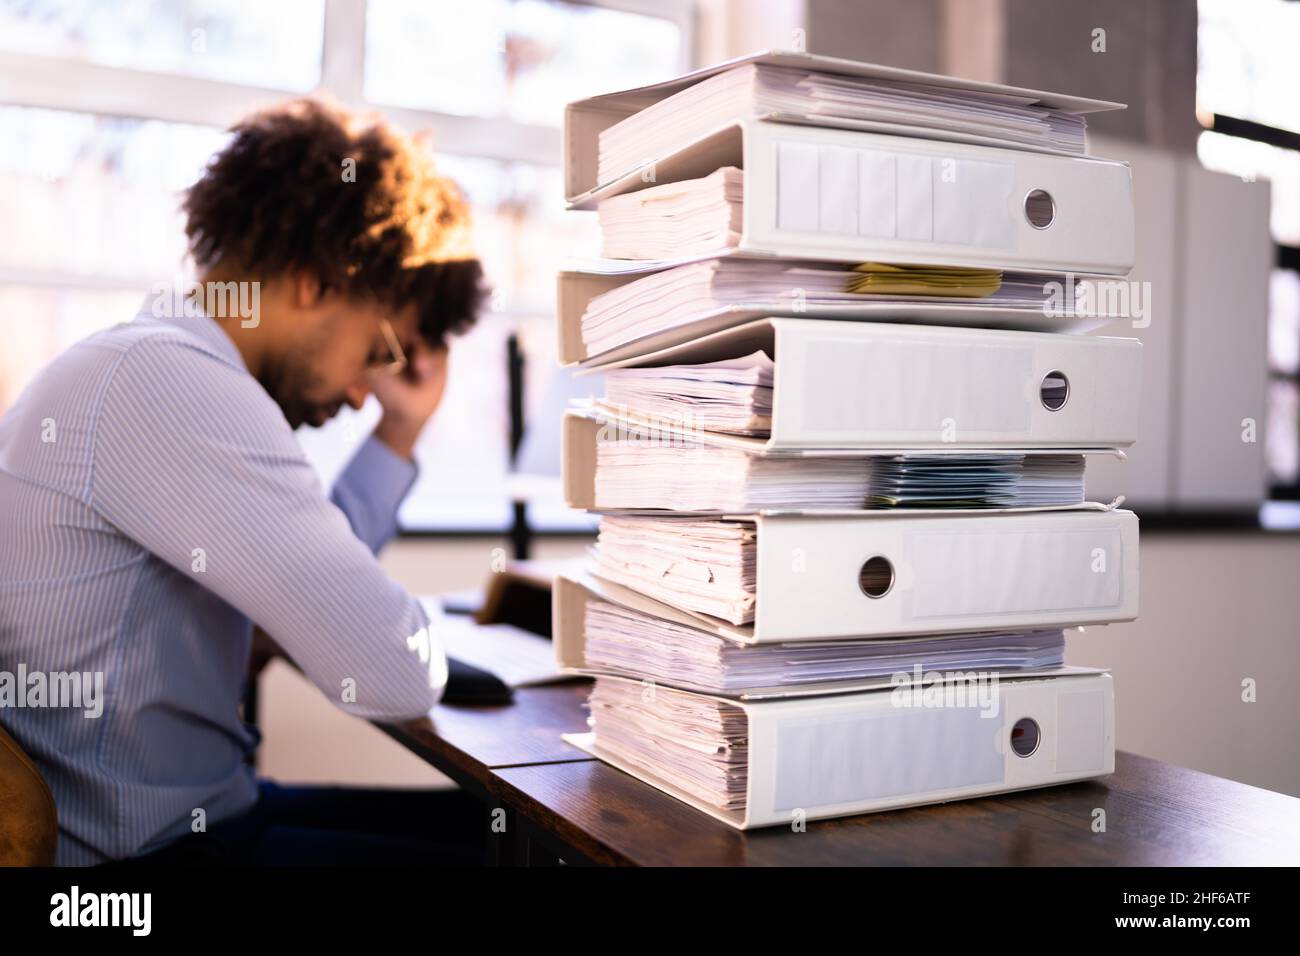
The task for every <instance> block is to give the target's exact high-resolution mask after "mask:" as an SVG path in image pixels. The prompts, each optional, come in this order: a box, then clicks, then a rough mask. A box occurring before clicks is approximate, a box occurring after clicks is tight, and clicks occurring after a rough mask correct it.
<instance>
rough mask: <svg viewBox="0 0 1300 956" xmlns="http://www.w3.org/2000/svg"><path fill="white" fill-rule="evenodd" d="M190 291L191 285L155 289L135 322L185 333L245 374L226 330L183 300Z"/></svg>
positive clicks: (196, 307)
mask: <svg viewBox="0 0 1300 956" xmlns="http://www.w3.org/2000/svg"><path fill="white" fill-rule="evenodd" d="M192 290H193V286H192V285H189V286H176V285H170V284H168V285H159V286H156V287H155V288H153V289H151V290H150V292H149V294H148V295H147V296H146V297H145V300H144V303H143V305H142V306H141V308H140V312H139V314H138V315H137V316H136V321H137V322H143V323H153V324H158V325H167V326H170V327H172V328H175V329H181V330H183V331H185V332H188V333H189V334H191V335H193V336H194V337H195V338H197V339H199V340H200V341H201V342H202V343H203V344H204V345H206V346H207V347H208V348H209V349H211V350H212V351H213V352H215V353H216V354H217V355H219V356H220V357H221V358H224V359H226V360H227V361H228V362H230V363H231V364H232V365H235V366H236V367H237V368H239V369H242V370H243V371H245V372H247V371H248V366H247V365H246V364H244V357H243V355H241V354H240V352H239V349H238V348H237V347H236V346H235V343H234V341H233V340H232V339H231V338H230V336H229V335H228V334H227V333H226V330H225V329H223V328H222V327H221V326H220V325H219V324H217V322H216V320H215V319H213V318H212V317H211V316H209V315H207V313H205V312H204V311H203V310H202V308H200V307H199V305H198V304H196V303H195V302H194V301H193V300H192V299H187V298H186V296H185V293H186V292H188V291H192Z"/></svg>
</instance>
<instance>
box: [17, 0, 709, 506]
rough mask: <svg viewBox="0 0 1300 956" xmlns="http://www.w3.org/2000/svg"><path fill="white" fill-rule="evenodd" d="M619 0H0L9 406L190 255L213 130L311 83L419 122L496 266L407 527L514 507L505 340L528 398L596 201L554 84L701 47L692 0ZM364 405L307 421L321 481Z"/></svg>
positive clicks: (600, 77)
mask: <svg viewBox="0 0 1300 956" xmlns="http://www.w3.org/2000/svg"><path fill="white" fill-rule="evenodd" d="M616 6H617V9H615V8H614V5H613V4H611V5H610V6H606V5H604V4H603V3H577V2H564V0H475V2H473V3H465V2H463V0H457V2H452V0H369V2H366V0H277V2H275V3H268V2H265V0H180V2H177V0H170V2H164V0H97V2H93V3H92V2H78V0H0V74H5V75H7V76H8V77H10V78H11V79H14V80H21V82H11V83H7V84H5V85H4V87H3V89H5V90H6V91H8V92H7V93H6V94H5V95H4V99H3V100H0V142H4V143H5V149H4V150H2V151H0V175H2V176H3V177H4V178H5V182H6V189H5V190H3V191H0V221H4V222H5V223H17V224H20V228H17V229H13V228H11V229H8V230H6V231H5V234H4V235H2V236H0V335H2V336H3V339H4V341H5V343H6V347H5V349H4V350H3V353H2V354H0V415H2V414H3V413H4V409H5V408H6V407H8V406H9V405H10V404H12V402H13V401H14V399H15V398H16V397H17V395H18V393H19V392H20V391H21V389H22V387H23V386H24V385H25V384H26V382H27V381H28V380H29V379H30V378H31V376H32V375H33V374H35V372H36V370H37V369H38V368H39V367H40V366H41V365H42V364H44V363H45V362H47V361H48V360H49V359H51V358H52V357H53V356H54V355H55V354H57V353H58V352H59V351H61V350H62V349H64V348H66V347H67V346H68V345H70V344H71V343H72V342H74V341H76V340H77V339H79V338H82V337H83V336H85V335H86V334H89V333H90V332H92V331H94V330H96V329H97V328H100V327H103V326H106V325H110V324H113V323H115V322H119V321H124V320H127V319H129V318H130V317H131V316H132V315H134V314H135V312H136V310H137V309H138V308H139V305H140V303H141V302H142V301H143V300H144V297H145V295H146V294H147V293H148V291H149V288H150V287H151V286H153V285H155V284H156V283H158V282H160V281H164V280H168V279H173V278H176V277H178V276H180V275H182V271H181V270H182V269H183V266H184V263H183V253H184V236H183V234H182V231H181V225H182V220H181V218H180V214H179V210H178V205H179V200H180V195H181V192H182V191H183V190H184V189H185V187H187V186H188V185H189V184H190V183H191V182H193V181H194V179H195V178H197V176H198V175H199V173H200V171H201V169H202V167H203V164H204V163H205V162H206V160H207V158H208V157H209V156H211V155H212V153H213V152H215V151H216V150H217V149H219V148H220V147H221V145H222V144H223V143H224V142H225V138H226V134H225V133H224V132H223V130H224V129H225V128H226V127H228V126H229V124H230V123H231V122H233V121H234V120H235V119H237V118H238V117H239V116H242V115H244V114H245V113H247V112H248V111H250V110H252V109H255V108H257V107H259V106H262V105H265V104H267V103H270V102H274V101H275V100H277V99H281V98H283V97H285V96H290V95H296V94H300V93H304V92H310V91H313V90H318V89H323V90H325V91H327V92H329V93H330V94H331V95H333V96H334V97H335V98H336V99H338V100H340V101H342V102H343V103H345V104H347V105H350V106H354V107H360V108H369V109H378V110H379V111H381V112H384V113H386V114H388V115H389V117H390V118H391V119H392V120H393V121H394V122H395V123H396V124H397V125H398V126H400V127H402V128H403V129H406V130H408V131H411V132H422V131H425V130H427V131H429V132H430V133H431V138H430V148H432V149H433V150H434V151H435V154H436V157H437V160H438V163H439V165H440V167H441V168H442V169H443V170H444V171H445V172H446V173H448V174H449V175H451V176H452V177H453V178H454V179H456V180H457V182H459V183H460V185H461V187H462V188H463V189H464V190H465V192H466V195H467V196H468V198H469V200H470V202H471V205H472V207H473V214H474V221H475V231H476V241H477V245H478V251H479V254H480V256H481V257H482V259H483V261H484V266H485V269H486V270H487V273H488V278H489V281H490V282H491V283H492V285H493V288H494V294H493V298H492V305H491V310H490V314H486V315H484V316H483V318H482V319H481V321H480V324H479V326H478V327H476V328H475V329H474V330H473V331H471V332H470V333H469V334H468V335H466V336H464V337H463V338H461V339H458V340H456V342H455V343H454V344H453V359H452V365H451V379H450V382H449V385H448V390H447V393H446V396H445V398H444V402H443V406H442V408H441V409H440V411H439V413H438V415H437V416H436V418H435V419H434V421H433V423H432V424H431V425H430V427H429V428H428V429H427V430H426V433H425V435H424V436H423V438H422V440H421V443H420V445H419V447H418V448H417V450H416V453H417V456H418V458H419V459H420V463H421V477H420V480H419V482H418V483H417V486H416V488H415V489H413V491H412V494H411V495H410V497H409V498H408V499H407V502H406V505H405V507H404V509H403V511H402V515H401V520H402V522H403V525H404V526H405V527H407V528H409V529H413V530H492V531H500V530H503V529H505V528H507V527H508V526H509V525H510V521H511V512H512V509H511V503H510V494H511V489H512V488H513V487H515V486H516V485H517V482H512V480H511V477H510V458H511V449H510V434H511V421H510V404H511V403H510V393H509V390H508V381H509V380H508V375H507V370H508V360H507V355H508V343H509V342H510V341H511V340H514V341H517V342H518V343H519V345H520V346H521V348H522V351H523V354H524V357H525V362H526V364H525V374H524V392H523V394H524V410H525V418H526V420H527V419H529V418H530V417H531V416H533V415H535V414H536V413H537V411H538V409H539V408H540V406H541V404H542V402H543V399H544V397H545V396H546V395H547V393H548V391H550V385H551V381H552V379H553V378H554V377H555V376H556V374H557V370H556V364H555V351H554V344H553V343H554V328H553V326H554V315H553V307H554V306H553V303H554V297H555V289H554V282H555V272H556V270H557V268H559V267H560V266H561V264H562V263H563V262H564V261H565V260H568V259H573V258H582V257H586V256H592V255H594V254H595V253H596V250H597V238H596V225H595V222H594V217H593V215H592V214H590V213H568V212H565V211H564V202H563V188H562V185H561V168H560V148H561V145H560V127H561V124H562V120H563V105H564V103H565V102H567V101H569V100H571V99H576V98H579V97H582V96H585V95H589V94H592V93H595V92H599V91H602V90H608V89H614V88H620V87H629V86H636V85H640V84H643V83H648V82H653V81H655V80H657V79H665V78H667V77H670V76H672V75H674V74H676V73H678V72H681V71H682V70H684V69H687V68H689V67H690V65H691V64H690V62H689V55H688V51H689V50H690V47H691V23H692V16H693V4H692V3H691V2H688V0H659V2H655V3H651V2H649V0H644V2H642V0H618V3H617V5H616ZM449 25H450V26H449ZM15 91H16V92H15ZM378 415H379V410H378V408H377V406H375V404H374V402H373V400H372V402H371V404H370V405H369V406H367V407H366V408H363V409H362V410H361V411H359V412H355V413H353V412H350V411H349V410H347V409H344V411H343V412H342V413H340V415H339V416H338V417H337V418H336V419H335V420H334V421H333V422H331V423H330V424H329V425H327V426H326V427H325V428H323V429H320V430H318V431H312V430H310V429H304V430H302V431H301V432H300V433H299V437H300V440H301V442H302V445H303V447H304V449H305V451H306V452H307V454H308V456H309V458H311V460H312V461H313V463H314V464H315V465H316V467H317V468H318V470H319V471H320V473H321V476H322V480H324V481H325V482H326V483H328V482H330V481H332V480H333V478H334V477H335V475H336V474H337V472H338V471H339V470H340V469H341V468H342V467H343V465H344V464H345V463H346V461H347V460H348V458H349V457H350V456H351V454H352V451H353V450H354V449H355V447H356V445H358V444H359V443H360V442H361V441H362V440H363V438H364V436H365V435H366V434H368V432H369V429H370V428H371V427H372V426H373V424H374V422H375V421H376V420H377V418H378ZM546 417H548V416H538V422H539V425H538V427H539V428H550V429H552V430H553V434H554V436H555V437H554V440H556V441H558V434H559V432H558V427H559V424H558V421H556V422H554V423H549V422H547V421H544V420H543V418H546ZM549 417H554V416H549ZM556 493H558V491H557V492H556ZM542 498H543V499H544V498H545V496H542ZM537 505H538V507H537V509H536V510H537V513H538V514H539V515H541V514H544V515H547V516H549V517H548V518H547V519H546V520H547V521H549V522H550V523H551V525H552V526H557V527H564V526H572V524H573V522H574V521H575V520H577V519H576V518H575V517H573V516H570V517H567V518H566V517H565V516H564V515H563V513H562V511H561V510H559V509H556V508H555V507H554V505H555V502H554V501H553V500H539V501H538V502H537ZM580 523H583V524H585V521H584V522H580Z"/></svg>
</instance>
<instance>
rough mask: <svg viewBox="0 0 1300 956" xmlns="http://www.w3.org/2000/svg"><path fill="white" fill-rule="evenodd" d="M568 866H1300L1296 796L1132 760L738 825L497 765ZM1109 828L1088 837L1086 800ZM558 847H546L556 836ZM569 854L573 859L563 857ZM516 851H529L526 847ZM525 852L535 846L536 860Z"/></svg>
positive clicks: (548, 773) (590, 771)
mask: <svg viewBox="0 0 1300 956" xmlns="http://www.w3.org/2000/svg"><path fill="white" fill-rule="evenodd" d="M495 776H496V778H497V781H498V783H497V789H496V793H497V796H498V798H499V799H501V800H502V801H503V802H507V803H509V804H511V805H513V806H515V807H516V808H517V809H518V811H519V813H521V814H522V815H524V816H525V817H526V818H528V819H529V820H531V821H533V822H534V823H535V825H536V826H537V827H538V828H539V829H540V830H541V831H543V832H544V833H545V834H547V835H549V836H550V838H551V840H550V841H547V842H546V845H547V847H548V848H549V850H550V852H554V853H557V854H558V855H559V856H560V857H562V858H563V859H564V860H565V862H566V863H567V862H593V863H601V864H615V865H650V866H666V865H672V866H753V865H761V866H803V865H816V866H835V865H852V866H897V865H925V866H960V865H979V866H1002V865H1014V866H1049V865H1062V864H1067V865H1094V866H1095V865H1100V866H1170V865H1179V866H1210V865H1217V866H1239V865H1266V864H1273V865H1276V864H1288V865H1295V864H1297V863H1298V862H1300V799H1296V798H1294V797H1289V796H1285V795H1283V794H1278V793H1273V792H1272V791H1269V790H1260V789H1258V788H1256V787H1250V786H1247V785H1245V784H1241V783H1236V782H1234V781H1231V780H1225V779H1223V778H1221V777H1214V776H1211V775H1209V774H1205V773H1200V772H1198V771H1195V770H1188V769H1186V768H1183V767H1175V766H1171V765H1169V764H1165V763H1161V762H1160V761H1157V760H1151V759H1149V758H1147V757H1140V756H1137V755H1136V754H1130V753H1123V752H1121V753H1119V754H1117V755H1116V769H1115V773H1114V774H1113V775H1112V776H1110V777H1107V778H1105V779H1104V780H1100V781H1089V782H1086V783H1077V784H1067V785H1065V786H1060V787H1048V788H1044V789H1041V790H1027V791H1023V792H1021V793H1015V794H1006V795H1004V796H997V797H984V798H982V799H977V800H961V801H956V802H954V803H949V804H940V805H936V806H931V807H917V808H915V809H909V810H893V811H890V812H887V813H875V814H864V815H861V816H856V817H846V818H844V819H840V820H825V821H816V822H812V823H809V824H808V828H807V831H806V832H802V833H795V832H792V831H791V830H789V829H787V828H784V827H773V828H765V829H761V830H750V831H748V832H743V833H742V832H741V831H739V830H733V829H732V828H731V827H729V826H727V825H726V824H723V823H719V822H718V821H716V820H714V819H713V818H711V817H708V816H705V815H704V814H702V813H698V812H696V811H695V810H693V809H691V808H690V807H688V806H686V805H685V804H683V803H681V802H680V801H678V800H674V799H673V798H672V797H669V796H667V795H666V794H663V793H660V792H659V791H658V790H655V789H654V788H653V787H650V786H648V785H646V784H644V783H641V782H640V781H639V780H636V779H635V778H633V777H629V776H628V775H627V774H624V773H621V772H619V771H617V770H614V769H613V768H612V767H609V766H607V765H605V764H603V763H600V762H594V763H593V762H580V763H567V764H562V765H553V766H548V767H515V768H509V769H503V770H500V771H497V772H496V774H495ZM1098 807H1100V808H1102V809H1104V810H1105V811H1106V831H1105V832H1104V833H1094V832H1093V831H1092V820H1093V811H1094V809H1095V808H1098ZM557 843H558V844H559V847H558V848H557V847H556V846H555V844H557ZM566 848H567V850H568V852H570V853H572V854H573V856H572V857H569V856H565V853H566ZM524 852H525V856H527V851H526V850H525V851H524ZM533 855H534V856H535V855H536V854H533Z"/></svg>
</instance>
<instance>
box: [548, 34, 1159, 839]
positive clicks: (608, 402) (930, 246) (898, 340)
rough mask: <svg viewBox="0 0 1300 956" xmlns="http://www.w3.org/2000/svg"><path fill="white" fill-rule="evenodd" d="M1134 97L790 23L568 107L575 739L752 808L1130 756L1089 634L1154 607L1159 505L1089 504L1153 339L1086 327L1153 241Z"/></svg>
mask: <svg viewBox="0 0 1300 956" xmlns="http://www.w3.org/2000/svg"><path fill="white" fill-rule="evenodd" d="M1113 108H1118V107H1117V105H1116V104H1113V103H1104V102H1099V101H1093V100H1084V99H1079V98H1076V97H1068V96H1057V95H1053V94H1047V93H1042V92H1037V91H1032V90H1022V89H1014V88H1010V87H1004V86H996V85H991V84H984V83H975V82H970V81H965V80H957V79H952V78H949V77H940V76H933V75H928V74H920V73H913V72H910V71H904V70H896V69H891V68H887V67H878V66H873V65H870V64H864V63H855V62H851V61H846V60H838V59H831V58H826V57H818V56H812V55H808V54H801V53H766V54H757V55H754V56H750V57H745V58H742V59H740V60H736V61H732V62H730V63H725V64H722V65H720V66H717V67H714V68H711V69H707V70H701V71H698V72H696V73H692V74H690V75H688V76H685V77H682V78H679V79H677V80H673V81H671V82H668V83H664V84H660V85H658V86H653V87H647V88H643V89H639V90H632V91H627V92H624V93H615V94H611V95H607V96H600V97H596V98H593V99H589V100H584V101H581V102H578V103H573V104H570V106H569V107H568V110H567V113H566V119H565V176H566V191H567V193H568V200H569V203H570V206H571V208H574V209H596V210H598V213H599V216H600V222H601V228H602V235H603V240H604V254H605V255H606V256H608V257H610V258H607V259H605V260H602V261H601V262H599V263H596V264H593V265H590V266H589V267H585V268H580V269H574V270H572V271H567V272H564V273H562V274H561V275H560V277H559V289H558V321H559V347H560V355H561V360H562V361H563V362H564V363H566V364H569V365H578V366H581V368H582V369H591V370H600V371H601V372H603V373H604V378H605V381H606V389H607V391H606V394H605V396H604V398H603V400H600V401H595V402H591V403H587V404H584V405H580V406H578V407H575V408H574V409H573V410H571V411H569V412H568V413H567V414H566V418H565V421H564V485H565V493H566V497H567V500H568V502H569V504H570V505H572V506H574V507H578V508H584V509H589V510H592V511H597V512H600V513H601V514H602V515H604V517H603V518H602V521H601V526H600V531H599V535H598V539H597V543H596V546H595V548H594V554H593V560H592V564H591V569H590V573H589V574H586V575H583V576H574V577H562V578H560V579H559V580H558V581H557V582H556V594H555V628H554V636H555V642H556V653H557V655H558V658H559V661H560V663H561V665H562V666H563V667H564V668H566V669H567V670H569V671H571V672H573V673H580V674H588V675H593V676H595V678H596V680H595V684H594V687H593V691H592V695H591V702H590V706H591V732H590V733H587V734H582V735H571V736H570V737H569V738H568V739H570V741H571V742H572V743H574V744H575V745H577V746H578V747H580V748H582V749H584V750H586V751H588V752H590V753H592V754H594V755H595V756H597V757H599V758H601V759H603V760H605V761H607V762H609V763H611V764H613V765H614V766H617V767H619V768H621V769H623V770H625V771H626V772H628V773H630V774H633V775H634V776H636V777H639V778H640V779H642V780H644V781H646V782H648V783H650V784H652V785H654V786H656V787H658V788H660V789H662V790H664V791H666V792H668V793H670V794H672V795H674V796H676V797H678V798H679V799H681V800H683V801H686V802H687V803H690V804H691V805H693V806H695V807H697V808H698V809H700V810H701V811H703V812H705V813H708V814H711V815H713V816H715V817H717V818H719V819H721V820H723V821H725V822H727V823H729V824H731V825H733V826H737V827H741V828H747V827H754V826H764V825H772V824H789V823H791V822H798V821H800V820H808V819H815V818H818V817H830V816H842V815H846V814H852V813H861V812H865V811H872V810H882V809H888V808H892V807H899V806H907V805H915V804H924V803H935V802H941V801H947V800H953V799H959V798H962V797H970V796H978V795H982V794H990V793H998V792H1003V791H1009V790H1018V789H1024V788H1029V787H1040V786H1047V785H1051V784H1056V783H1064V782H1068V781H1075V780H1082V779H1087V778H1090V777H1097V776H1102V775H1105V774H1108V773H1110V772H1112V771H1113V769H1114V702H1113V697H1112V689H1111V678H1110V675H1109V674H1107V673H1106V672H1104V671H1101V670H1093V669H1087V668H1077V667H1066V666H1065V665H1064V633H1063V632H1064V631H1065V630H1066V629H1068V628H1074V627H1079V626H1082V625H1086V624H1105V623H1109V622H1114V621H1124V620H1131V619H1132V618H1134V617H1135V616H1136V614H1137V606H1138V532H1137V519H1136V517H1135V516H1134V515H1133V514H1132V513H1131V512H1129V511H1125V510H1121V509H1120V508H1119V507H1118V504H1119V502H1111V503H1094V502H1088V501H1087V500H1086V498H1085V494H1084V470H1085V463H1086V461H1087V458H1088V456H1090V455H1119V456H1122V455H1123V452H1122V451H1121V449H1122V448H1123V447H1125V446H1128V445H1130V444H1132V442H1133V440H1134V437H1135V433H1136V419H1137V402H1138V392H1139V376H1140V373H1141V368H1140V362H1141V348H1140V345H1139V343H1138V342H1137V341H1136V340H1133V339H1123V338H1108V337H1100V336H1085V335H1082V334H1080V333H1082V332H1086V331H1089V330H1091V329H1093V328H1095V327H1097V326H1098V325H1099V324H1100V322H1099V321H1098V319H1097V317H1095V316H1089V315H1081V314H1078V313H1076V312H1075V311H1073V310H1072V302H1073V298H1074V297H1073V290H1074V288H1075V283H1077V282H1080V281H1097V280H1098V279H1103V278H1104V277H1115V276H1123V275H1125V274H1126V273H1127V271H1128V269H1129V268H1130V267H1131V265H1132V261H1133V243H1134V236H1133V204H1132V195H1131V186H1130V177H1129V171H1128V168H1127V167H1126V166H1125V165H1124V164H1122V163H1117V162H1110V161H1107V160H1102V159H1097V158H1094V157H1091V156H1088V155H1086V146H1085V139H1084V126H1085V123H1084V118H1083V117H1084V114H1086V113H1088V112H1093V111H1097V110H1104V109H1113Z"/></svg>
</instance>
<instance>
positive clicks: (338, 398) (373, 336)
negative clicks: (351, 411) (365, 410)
mask: <svg viewBox="0 0 1300 956" xmlns="http://www.w3.org/2000/svg"><path fill="white" fill-rule="evenodd" d="M385 321H387V323H388V325H389V326H390V328H391V330H392V334H393V335H394V336H395V337H396V340H397V344H398V347H399V348H400V349H401V350H402V351H404V352H406V353H407V354H409V353H410V351H411V348H412V344H413V343H414V342H415V340H416V328H417V320H416V314H415V307H414V306H408V307H407V308H406V309H404V310H402V311H401V312H399V313H391V312H388V311H387V310H385V309H383V308H381V307H380V306H378V305H376V304H374V303H367V302H358V301H356V300H350V299H344V298H343V297H341V296H337V295H330V294H327V295H325V296H322V297H321V298H320V300H319V301H318V302H316V303H315V304H313V305H312V307H311V308H310V309H305V310H302V311H300V312H297V313H295V314H294V315H293V316H291V317H290V323H289V325H288V327H287V328H286V329H285V330H284V337H283V339H282V340H281V347H280V348H279V349H278V350H277V355H276V356H275V357H274V358H273V359H270V360H268V361H267V363H266V365H265V367H264V369H263V373H262V376H261V385H262V387H263V388H264V389H266V391H267V393H268V394H269V395H270V396H271V397H272V398H273V399H275V401H276V403H277V404H278V405H279V406H280V409H281V410H282V411H283V412H284V417H285V418H286V419H288V421H289V425H290V427H292V428H297V427H298V426H300V425H311V426H312V427H314V428H319V427H320V426H321V425H324V424H325V423H326V422H327V421H329V420H330V419H331V418H333V417H334V416H335V415H336V414H337V413H338V411H339V409H340V408H341V407H342V406H343V405H344V404H347V405H350V406H351V407H352V408H360V407H361V405H362V403H363V402H364V401H365V400H366V396H367V395H368V394H369V393H370V381H371V379H372V377H374V376H377V375H386V374H392V373H391V371H389V370H387V369H386V368H385V366H387V365H388V364H389V363H391V362H392V361H393V360H394V358H395V356H394V349H393V346H392V344H391V343H390V341H389V337H388V335H387V334H386V332H385V328H384V323H385Z"/></svg>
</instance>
